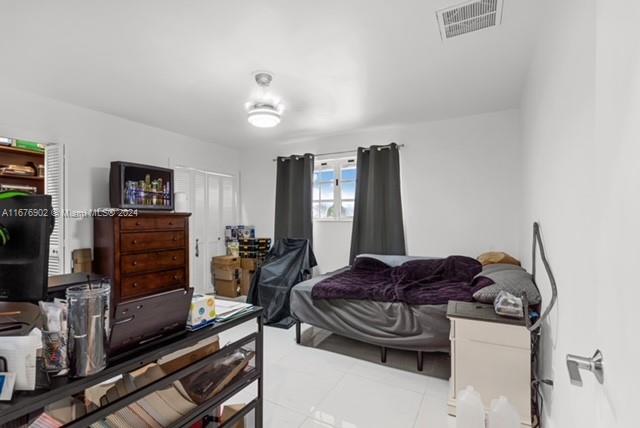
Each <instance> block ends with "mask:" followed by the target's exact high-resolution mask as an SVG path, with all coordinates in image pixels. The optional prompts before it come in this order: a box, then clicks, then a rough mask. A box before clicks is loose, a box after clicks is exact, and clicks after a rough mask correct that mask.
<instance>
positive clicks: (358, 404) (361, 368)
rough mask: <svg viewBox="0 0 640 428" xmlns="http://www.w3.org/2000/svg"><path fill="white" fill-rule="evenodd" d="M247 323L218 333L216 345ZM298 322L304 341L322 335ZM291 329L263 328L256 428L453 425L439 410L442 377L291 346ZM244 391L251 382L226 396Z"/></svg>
mask: <svg viewBox="0 0 640 428" xmlns="http://www.w3.org/2000/svg"><path fill="white" fill-rule="evenodd" d="M252 328H253V329H254V328H255V327H254V325H253V324H251V325H246V326H241V327H239V328H236V329H234V330H232V331H229V332H226V333H225V334H223V335H221V337H220V341H221V342H220V343H221V345H224V344H225V343H228V342H230V341H232V340H234V339H235V338H237V337H241V336H242V335H244V334H247V333H248V332H249V331H250V330H251V329H252ZM303 328H305V329H307V330H306V331H305V333H304V335H305V342H310V343H311V344H314V343H313V342H314V338H316V337H315V336H317V338H316V339H317V341H320V339H319V337H320V336H321V335H324V337H327V333H326V332H323V331H322V330H319V329H311V328H310V327H307V326H304V327H303ZM294 330H295V329H294V328H292V329H290V330H281V329H276V328H270V327H266V328H265V335H264V348H265V353H264V355H265V359H264V362H265V385H264V397H265V403H264V428H453V427H455V419H454V418H450V417H449V416H447V391H448V388H449V385H448V382H447V381H446V380H443V379H439V378H437V377H430V376H425V375H424V374H418V373H412V372H410V371H406V370H399V369H396V368H393V367H390V366H385V365H381V364H378V363H375V362H370V361H365V360H363V359H361V358H354V357H352V356H348V355H344V352H343V353H340V352H330V351H327V350H324V349H321V347H320V348H316V347H312V346H301V345H297V344H296V343H295V340H294V337H295V331H294ZM342 346H344V345H342ZM347 346H348V344H347ZM354 346H357V345H355V344H354ZM355 354H356V355H358V353H355ZM425 364H426V366H425V368H427V367H428V364H429V361H428V357H427V361H426V363H425ZM441 377H442V376H441ZM252 394H255V387H254V388H250V389H248V390H247V391H245V392H243V393H241V394H239V395H238V396H236V397H234V398H233V401H234V402H235V403H238V402H246V401H248V400H250V399H251V398H252ZM250 419H252V418H250ZM248 422H249V423H248V424H247V425H248V427H253V424H252V421H248Z"/></svg>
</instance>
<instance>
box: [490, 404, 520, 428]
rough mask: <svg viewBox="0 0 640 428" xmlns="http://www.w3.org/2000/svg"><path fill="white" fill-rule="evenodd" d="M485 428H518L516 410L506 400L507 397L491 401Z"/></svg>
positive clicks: (518, 420) (518, 419)
mask: <svg viewBox="0 0 640 428" xmlns="http://www.w3.org/2000/svg"><path fill="white" fill-rule="evenodd" d="M487 428H520V415H519V414H518V410H516V408H515V407H514V406H513V404H511V403H510V402H509V400H507V397H502V396H501V397H500V398H498V399H496V400H491V410H489V415H488V417H487Z"/></svg>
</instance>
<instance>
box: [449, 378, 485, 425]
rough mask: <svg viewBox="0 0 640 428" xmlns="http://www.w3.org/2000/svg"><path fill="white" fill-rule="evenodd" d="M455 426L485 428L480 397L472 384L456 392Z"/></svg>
mask: <svg viewBox="0 0 640 428" xmlns="http://www.w3.org/2000/svg"><path fill="white" fill-rule="evenodd" d="M456 407H457V408H456V428H485V426H484V405H483V404H482V397H480V394H479V393H478V391H476V390H475V389H473V387H472V386H467V387H466V388H465V389H464V390H462V391H460V392H459V393H458V403H457V406H456Z"/></svg>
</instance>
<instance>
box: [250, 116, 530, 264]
mask: <svg viewBox="0 0 640 428" xmlns="http://www.w3.org/2000/svg"><path fill="white" fill-rule="evenodd" d="M390 141H395V142H398V143H404V144H406V146H405V147H404V148H402V149H401V158H400V162H401V170H402V183H403V189H402V192H403V194H402V199H403V210H404V219H405V233H406V237H407V250H408V253H409V254H413V255H448V254H465V255H470V256H474V257H475V256H477V255H478V254H480V253H481V252H484V251H488V250H492V249H496V250H504V251H508V252H510V253H512V254H515V255H516V256H517V255H519V254H518V253H519V249H520V246H519V244H520V243H519V233H518V228H519V226H520V205H521V193H520V187H521V185H520V180H519V177H520V169H521V156H520V127H519V115H518V112H517V111H514V110H509V111H502V112H496V113H491V114H483V115H477V116H469V117H463V118H459V119H452V120H444V121H438V122H429V123H421V124H414V125H405V126H392V127H384V128H375V129H368V130H363V131H359V132H354V133H351V134H345V135H336V136H331V137H326V138H318V139H313V140H305V141H296V142H290V143H289V144H283V145H281V146H279V147H278V148H277V149H276V150H258V151H253V152H251V153H247V154H246V155H244V154H243V155H242V156H243V169H242V170H243V172H242V177H241V181H242V211H243V221H244V222H245V223H250V224H253V225H255V226H256V227H257V228H258V234H264V235H271V234H272V233H273V221H274V219H273V213H274V200H275V165H274V164H273V162H272V159H273V157H274V156H276V155H290V154H293V153H304V152H311V153H326V152H334V151H343V150H355V149H356V148H357V147H358V146H370V145H372V144H386V143H389V142H390ZM350 230H351V228H350V223H338V224H333V223H323V224H316V225H315V227H314V240H315V241H316V242H315V251H316V256H317V258H318V261H319V264H320V270H321V271H323V272H326V271H328V270H331V269H334V268H337V267H340V266H344V265H345V264H346V263H347V262H348V255H349V243H350Z"/></svg>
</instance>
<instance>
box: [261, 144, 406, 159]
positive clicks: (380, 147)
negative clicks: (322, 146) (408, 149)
mask: <svg viewBox="0 0 640 428" xmlns="http://www.w3.org/2000/svg"><path fill="white" fill-rule="evenodd" d="M391 144H395V143H393V142H392V143H389V144H386V145H384V146H379V147H378V150H383V149H388V148H390V147H391ZM400 147H404V144H398V148H400ZM367 150H369V149H364V151H367ZM357 151H358V150H357V149H356V150H343V151H341V152H329V153H318V154H315V155H313V156H314V157H319V156H333V155H346V154H349V153H356V152H357ZM302 156H303V155H301V156H300V157H302ZM272 160H273V161H274V162H276V161H277V160H278V158H275V159H272Z"/></svg>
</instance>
